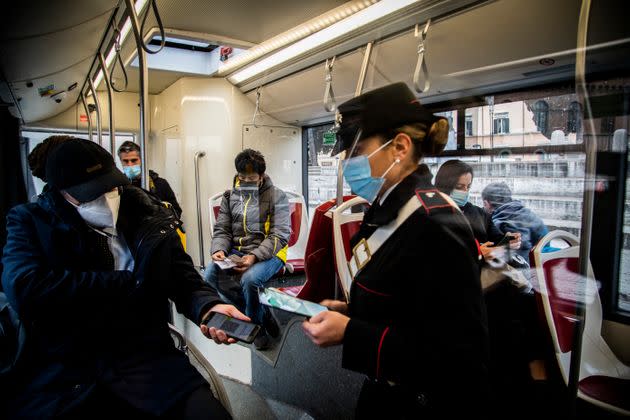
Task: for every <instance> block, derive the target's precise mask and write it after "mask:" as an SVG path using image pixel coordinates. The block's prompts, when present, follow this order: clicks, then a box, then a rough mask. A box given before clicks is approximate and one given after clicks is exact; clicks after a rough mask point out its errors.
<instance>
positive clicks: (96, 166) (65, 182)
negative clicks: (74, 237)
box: [46, 138, 129, 203]
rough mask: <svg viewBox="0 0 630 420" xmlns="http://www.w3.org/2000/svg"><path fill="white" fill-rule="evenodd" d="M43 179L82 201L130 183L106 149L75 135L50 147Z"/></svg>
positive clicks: (90, 199) (92, 198)
mask: <svg viewBox="0 0 630 420" xmlns="http://www.w3.org/2000/svg"><path fill="white" fill-rule="evenodd" d="M46 180H47V181H48V183H49V184H50V185H51V186H52V187H54V188H56V189H58V190H64V191H66V192H67V193H68V194H70V195H71V196H72V197H74V198H75V199H77V200H78V201H80V202H82V203H85V202H88V201H92V200H94V199H96V198H98V197H99V196H101V195H103V194H105V193H106V192H108V191H111V190H112V189H114V188H115V187H120V186H121V185H126V184H129V179H128V178H127V177H126V176H125V174H123V173H122V172H120V170H118V168H116V164H115V163H114V158H113V157H112V155H110V154H109V152H108V151H107V150H105V149H103V148H102V147H101V146H99V145H98V144H96V143H94V142H93V141H89V140H81V139H76V138H75V139H71V140H68V141H66V142H64V143H62V144H60V145H59V146H57V147H55V148H54V149H53V150H52V152H51V153H50V155H49V156H48V158H47V160H46Z"/></svg>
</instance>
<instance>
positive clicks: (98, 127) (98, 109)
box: [88, 76, 103, 147]
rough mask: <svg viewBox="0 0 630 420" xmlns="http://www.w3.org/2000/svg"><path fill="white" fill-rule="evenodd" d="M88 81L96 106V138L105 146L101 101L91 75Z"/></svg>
mask: <svg viewBox="0 0 630 420" xmlns="http://www.w3.org/2000/svg"><path fill="white" fill-rule="evenodd" d="M88 83H89V86H90V91H91V92H92V97H93V98H94V106H96V138H97V139H98V145H99V146H101V147H103V127H102V122H101V103H100V101H99V100H98V96H97V95H96V88H95V87H94V81H93V80H92V77H91V76H88Z"/></svg>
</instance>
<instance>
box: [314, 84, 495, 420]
mask: <svg viewBox="0 0 630 420" xmlns="http://www.w3.org/2000/svg"><path fill="white" fill-rule="evenodd" d="M339 112H340V113H341V118H342V121H341V127H340V130H339V132H338V133H337V135H338V140H337V141H338V144H339V146H338V147H337V150H338V151H342V150H345V151H347V152H348V155H347V156H348V157H347V158H346V160H345V161H344V162H343V163H342V168H343V170H344V173H343V175H344V178H345V179H346V181H347V182H348V184H349V185H350V188H351V189H352V191H353V192H354V193H355V194H357V195H360V196H362V197H363V198H365V199H366V200H368V201H369V202H371V203H372V205H371V207H370V209H369V210H368V211H367V213H366V214H365V216H364V218H363V223H362V225H361V228H360V230H359V232H358V233H357V234H356V235H355V236H354V237H353V238H352V240H351V248H352V250H353V256H352V258H351V260H350V261H349V262H348V265H349V267H350V272H351V275H352V276H353V280H354V281H353V282H352V287H351V289H350V299H349V303H346V302H341V301H333V300H325V301H323V302H322V304H323V305H326V306H328V307H329V308H330V309H332V310H331V311H324V312H321V313H320V314H318V315H316V316H314V317H312V318H311V319H310V320H309V321H305V322H304V323H303V325H302V327H303V329H304V332H305V333H306V334H307V336H309V337H310V338H311V340H312V341H313V342H314V343H315V344H317V345H320V346H330V345H335V344H343V356H342V365H343V367H345V368H347V369H351V370H354V371H357V372H361V373H364V374H366V375H367V376H368V379H367V380H366V382H365V383H364V386H363V389H362V390H361V394H360V396H359V400H358V403H357V410H356V417H357V418H380V417H382V418H392V419H393V418H396V419H398V418H448V417H451V416H454V417H455V418H462V417H464V416H465V417H466V418H480V417H483V415H484V411H485V409H486V405H487V388H488V384H487V372H486V370H487V354H486V342H487V331H486V321H485V314H484V310H483V305H482V297H481V285H480V282H479V268H478V265H477V262H476V261H477V258H478V257H479V255H478V251H477V246H476V243H475V241H474V238H473V236H472V231H471V229H470V226H469V225H468V222H467V221H466V219H465V217H464V216H463V215H462V214H461V212H460V211H459V209H458V207H457V205H456V204H455V203H454V202H453V201H452V200H451V199H450V198H449V197H448V196H447V195H445V194H443V193H441V192H440V191H439V190H437V189H436V188H435V187H434V186H433V185H432V184H431V178H432V175H431V172H430V171H429V169H428V168H427V166H426V165H423V164H419V162H420V160H421V159H422V157H423V156H426V155H428V156H431V155H435V154H437V153H439V152H440V151H441V150H442V149H443V148H444V145H445V144H446V142H447V139H448V123H447V121H446V120H445V119H443V118H441V117H437V116H435V115H433V114H431V113H430V112H429V111H427V110H426V109H424V108H423V107H422V106H421V105H420V104H419V103H418V100H417V99H416V97H415V95H414V94H413V93H412V92H411V91H410V90H409V88H408V87H407V86H406V85H405V84H404V83H396V84H393V85H389V86H385V87H383V88H380V89H376V90H373V91H371V92H368V93H365V94H363V95H361V96H358V97H356V98H354V99H351V100H350V101H348V102H346V103H344V104H342V105H341V106H340V107H339Z"/></svg>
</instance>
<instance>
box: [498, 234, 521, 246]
mask: <svg viewBox="0 0 630 420" xmlns="http://www.w3.org/2000/svg"><path fill="white" fill-rule="evenodd" d="M516 238H517V236H516V235H512V234H510V233H506V234H505V236H504V237H503V238H501V240H500V241H499V243H498V244H496V245H495V246H508V245H509V244H510V241H513V240H514V239H516Z"/></svg>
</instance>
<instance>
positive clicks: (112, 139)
mask: <svg viewBox="0 0 630 420" xmlns="http://www.w3.org/2000/svg"><path fill="white" fill-rule="evenodd" d="M98 61H99V63H100V64H101V71H102V72H103V78H104V79H105V85H106V86H107V99H108V101H109V103H108V105H109V147H110V150H111V153H112V156H115V155H116V129H115V128H114V95H113V93H112V83H111V80H109V74H108V73H107V65H106V64H105V58H104V57H103V53H102V52H99V54H98Z"/></svg>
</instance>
